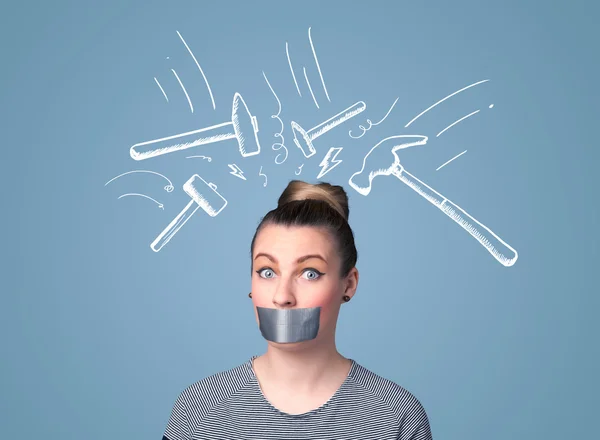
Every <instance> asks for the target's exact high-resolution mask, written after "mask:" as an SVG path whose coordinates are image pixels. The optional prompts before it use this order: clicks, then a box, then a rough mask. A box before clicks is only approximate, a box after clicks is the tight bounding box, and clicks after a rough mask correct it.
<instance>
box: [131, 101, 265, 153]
mask: <svg viewBox="0 0 600 440" xmlns="http://www.w3.org/2000/svg"><path fill="white" fill-rule="evenodd" d="M252 135H254V136H252ZM228 139H236V140H237V142H238V147H239V150H240V153H241V154H242V156H243V157H248V156H254V155H256V154H259V153H260V143H259V140H258V121H257V119H256V116H252V114H251V113H250V110H249V109H248V106H247V105H246V103H245V102H244V100H243V98H242V96H241V95H240V94H239V93H237V92H236V93H235V95H234V96H233V106H232V111H231V122H224V123H222V124H217V125H213V126H210V127H206V128H201V129H200V130H194V131H188V132H186V133H180V134H176V135H174V136H168V137H164V138H160V139H154V140H151V141H147V142H141V143H139V144H135V145H133V146H132V147H131V148H130V150H129V154H130V156H131V157H132V158H133V159H135V160H144V159H149V158H152V157H156V156H161V155H163V154H169V153H174V152H176V151H181V150H186V149H188V148H192V147H196V146H199V145H205V144H210V143H213V142H220V141H224V140H228Z"/></svg>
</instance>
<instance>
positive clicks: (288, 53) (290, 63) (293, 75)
mask: <svg viewBox="0 0 600 440" xmlns="http://www.w3.org/2000/svg"><path fill="white" fill-rule="evenodd" d="M285 53H286V55H287V60H288V64H289V65H290V72H292V78H294V84H296V90H298V95H300V97H302V93H300V87H298V81H296V74H295V73H294V68H293V67H292V60H291V59H290V51H289V49H288V43H287V41H286V42H285Z"/></svg>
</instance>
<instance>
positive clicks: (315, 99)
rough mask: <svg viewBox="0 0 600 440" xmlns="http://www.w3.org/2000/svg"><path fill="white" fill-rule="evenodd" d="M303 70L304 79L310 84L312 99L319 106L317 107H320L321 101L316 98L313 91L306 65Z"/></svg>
mask: <svg viewBox="0 0 600 440" xmlns="http://www.w3.org/2000/svg"><path fill="white" fill-rule="evenodd" d="M302 71H303V72H304V79H305V80H306V85H307V86H308V91H309V92H310V96H312V99H313V101H314V103H315V105H316V106H317V108H319V103H318V102H317V98H315V94H314V93H313V89H312V87H311V86H310V81H309V80H308V76H307V75H306V67H303V68H302Z"/></svg>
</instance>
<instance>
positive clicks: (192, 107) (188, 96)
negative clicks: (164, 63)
mask: <svg viewBox="0 0 600 440" xmlns="http://www.w3.org/2000/svg"><path fill="white" fill-rule="evenodd" d="M171 72H173V75H175V78H177V82H179V85H180V86H181V89H182V90H183V93H185V97H186V99H187V102H188V104H189V106H190V110H191V112H192V113H194V106H193V105H192V100H191V99H190V95H188V92H187V90H186V89H185V86H184V85H183V83H182V82H181V79H179V75H177V72H175V70H174V69H171Z"/></svg>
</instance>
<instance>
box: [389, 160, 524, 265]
mask: <svg viewBox="0 0 600 440" xmlns="http://www.w3.org/2000/svg"><path fill="white" fill-rule="evenodd" d="M392 174H393V175H394V176H396V177H397V178H398V179H400V181H402V182H403V183H405V184H406V185H408V186H409V187H410V188H412V189H413V190H414V191H416V192H417V193H418V194H419V195H420V196H421V197H423V198H424V199H426V200H427V201H429V202H430V203H431V204H433V205H434V206H436V207H438V208H439V209H440V210H441V211H442V212H443V213H444V214H446V215H447V216H448V217H450V218H451V219H452V220H454V221H455V222H456V223H458V224H459V225H460V226H462V227H463V228H464V229H465V230H466V231H467V232H468V233H469V234H471V235H472V236H473V237H474V238H475V239H476V240H477V241H479V243H481V245H482V246H483V247H484V248H486V249H487V250H488V252H490V253H491V254H492V255H493V256H494V258H496V259H497V260H498V261H499V262H500V263H502V264H503V265H504V266H512V265H513V264H514V263H515V262H516V261H517V258H518V254H517V251H516V250H515V249H513V248H512V247H511V246H510V245H508V244H507V243H506V242H504V241H503V240H502V239H501V238H500V237H498V236H497V235H496V234H495V233H494V232H493V231H492V230H490V229H489V228H488V227H487V226H485V225H484V224H483V223H481V222H479V221H478V220H477V219H475V218H474V217H472V216H471V215H470V214H468V213H467V212H466V211H465V210H464V209H462V208H461V207H460V206H458V205H456V204H455V203H453V202H452V201H450V200H448V199H447V198H446V197H444V196H443V195H441V194H440V193H439V192H437V191H436V190H434V189H433V188H431V187H430V186H428V185H427V184H425V183H424V182H422V181H421V180H419V179H418V178H416V177H415V176H413V175H412V174H410V173H409V172H408V171H406V170H405V169H404V167H402V166H399V167H396V168H395V169H393V170H392Z"/></svg>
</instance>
